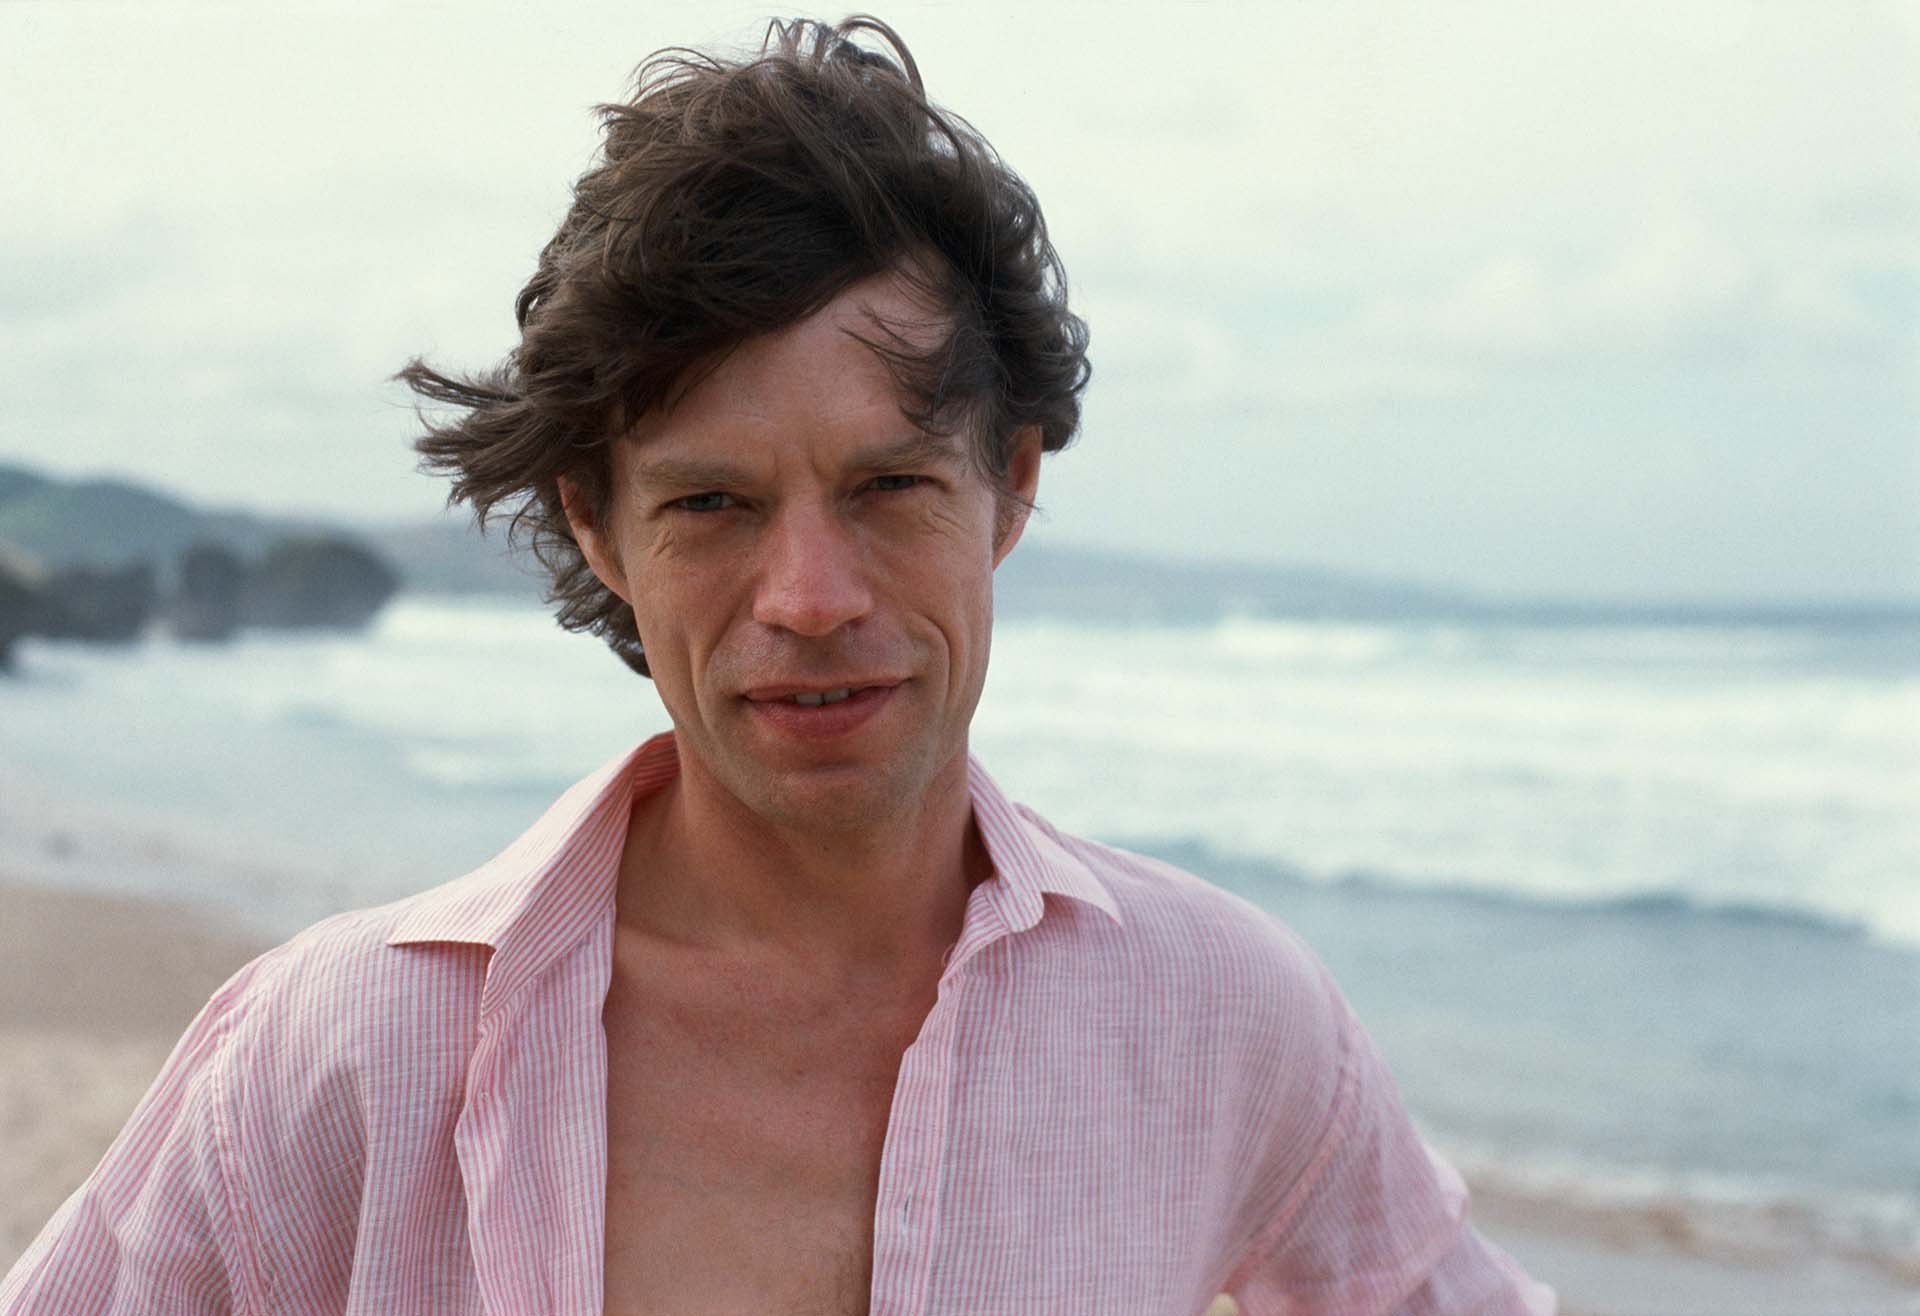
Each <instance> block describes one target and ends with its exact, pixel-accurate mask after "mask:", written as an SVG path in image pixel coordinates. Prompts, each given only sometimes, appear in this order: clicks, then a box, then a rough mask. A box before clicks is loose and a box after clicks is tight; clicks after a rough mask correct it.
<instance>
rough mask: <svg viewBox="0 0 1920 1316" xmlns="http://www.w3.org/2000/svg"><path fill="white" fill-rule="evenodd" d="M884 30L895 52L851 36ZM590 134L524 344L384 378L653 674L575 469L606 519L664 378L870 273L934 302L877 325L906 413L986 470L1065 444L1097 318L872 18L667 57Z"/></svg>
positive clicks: (525, 297)
mask: <svg viewBox="0 0 1920 1316" xmlns="http://www.w3.org/2000/svg"><path fill="white" fill-rule="evenodd" d="M862 33H870V34H872V35H874V36H877V37H878V38H879V39H880V41H881V42H883V43H884V44H885V45H886V46H888V47H890V48H891V56H889V54H885V53H879V52H876V51H873V50H869V49H866V48H864V47H862V46H860V45H859V44H857V43H856V41H855V39H854V38H855V37H857V36H858V35H860V34H862ZM599 113H600V117H601V120H602V127H603V132H604V137H605V140H604V142H603V144H602V150H601V153H600V155H599V157H598V158H597V159H596V161H595V163H594V165H593V167H592V168H590V169H589V170H588V171H587V172H586V173H585V174H584V175H582V176H581V178H580V180H579V181H578V182H577V183H576V184H575V185H574V200H573V205H572V207H571V209H569V211H568V212H567V216H566V218H565V219H564V220H563V221H562V222H561V225H560V228H559V231H558V232H556V233H555V234H554V236H553V238H552V240H551V241H549V242H548V243H547V245H546V247H545V248H544V249H543V250H542V251H541V253H540V262H539V266H538V268H537V269H536V270H535V272H534V275H533V277H532V279H530V280H529V281H528V283H527V285H526V287H524V288H523V289H521V291H520V296H519V299H518V301H517V302H516V303H515V311H516V315H517V318H518V320H519V324H520V344H519V346H518V347H517V348H516V349H515V350H514V351H513V352H512V353H510V354H509V355H508V357H507V358H506V360H505V361H504V362H502V363H501V364H500V365H499V366H497V367H495V368H494V369H492V370H490V371H487V372H484V373H481V374H478V375H473V376H458V375H448V374H442V373H441V372H439V371H437V370H435V369H433V368H431V367H429V366H427V365H426V364H425V363H424V362H422V361H421V360H420V359H418V358H415V359H414V360H413V361H411V362H409V363H408V364H407V366H406V367H405V368H404V369H402V370H401V371H400V372H399V374H398V375H397V376H396V378H399V379H401V380H404V381H405V382H406V383H407V384H408V385H409V386H410V387H411V388H412V389H413V390H414V391H415V392H416V393H417V394H419V395H420V396H422V397H423V398H425V399H428V400H429V401H430V402H432V403H435V404H439V406H438V407H436V408H435V409H434V410H432V411H430V412H423V423H424V424H425V425H426V427H427V432H426V433H425V434H424V435H423V436H422V437H421V438H420V439H419V440H418V441H417V442H416V444H415V447H416V448H417V449H418V450H419V452H420V454H421V459H422V460H421V465H422V467H423V468H424V469H426V470H429V471H433V472H437V473H443V474H446V475H450V476H451V477H452V478H453V489H452V492H451V493H450V495H449V497H448V501H449V502H450V503H454V502H462V501H464V502H466V503H468V504H470V505H471V506H472V507H473V509H474V513H475V516H476V518H477V519H478V520H479V522H480V523H481V524H483V525H484V524H485V523H486V521H487V518H488V516H489V515H490V514H492V513H493V512H495V511H496V509H498V508H501V507H502V506H505V507H507V508H510V509H511V521H510V526H509V538H510V540H511V541H512V542H515V543H518V544H525V545H528V546H530V547H531V548H532V550H533V552H534V554H535V556H536V557H537V558H538V560H539V561H540V562H541V564H542V565H543V566H544V567H545V568H546V570H547V573H548V575H549V585H548V598H549V599H550V600H551V601H552V602H554V603H556V604H558V605H559V606H558V618H559V621H560V624H561V625H562V626H564V627H566V628H568V629H569V630H581V631H588V632H591V633H593V634H597V635H600V636H602V637H603V638H604V639H605V640H606V642H607V644H608V645H609V646H611V647H612V649H613V650H614V652H615V653H617V654H619V655H620V657H621V658H622V659H624V660H625V661H626V662H627V664H628V665H629V666H631V667H632V668H633V669H634V670H635V671H637V672H640V673H641V674H642V675H645V674H647V664H646V655H645V653H644V652H643V650H642V647H641V642H640V636H639V635H638V633H637V632H636V630H635V627H634V619H633V610H632V609H631V608H630V607H628V606H627V604H626V603H625V602H623V601H622V600H621V599H620V597H619V596H618V595H616V594H614V593H613V592H612V591H611V590H609V589H607V588H606V586H604V585H603V584H601V583H600V581H599V580H598V579H597V578H596V577H595V576H594V574H593V572H592V570H591V569H590V568H589V567H588V566H587V563H586V560H585V559H584V557H583V556H582V555H581V552H580V548H579V546H578V544H577V543H576V542H575V541H574V537H573V533H572V531H571V529H570V528H569V526H568V523H567V518H566V514H565V509H564V507H563V505H562V502H561V496H560V489H559V482H560V480H561V479H563V478H565V479H567V480H568V481H569V482H571V483H573V484H574V485H576V486H577V488H578V490H579V493H580V494H581V496H583V497H584V498H585V499H586V500H587V502H588V503H589V505H590V506H591V507H592V508H593V509H594V512H595V515H596V516H600V515H603V514H604V512H605V510H606V508H607V504H608V498H609V494H610V492H611V490H610V483H611V475H610V467H609V462H608V450H609V444H610V443H611V442H612V441H613V440H614V439H615V437H617V435H619V434H620V433H622V432H623V431H624V430H625V429H626V428H628V426H629V424H630V422H631V420H632V419H634V418H637V417H639V416H641V415H643V414H645V413H646V412H647V411H649V410H650V409H652V408H655V407H670V406H671V405H672V403H673V398H674V392H673V391H674V390H675V389H676V387H679V388H684V387H685V381H686V380H687V379H688V378H689V377H690V376H692V375H693V374H694V373H695V372H697V371H699V370H700V369H702V368H704V367H705V366H707V365H710V364H711V363H713V362H715V361H716V360H718V359H719V357H720V356H721V354H723V353H725V352H726V351H727V350H728V349H729V348H731V347H733V346H735V345H737V344H739V343H741V342H743V341H745V340H746V339H748V338H751V337H753V336H754V335H756V334H760V333H765V332H768V331H771V330H776V329H780V328H784V327H786V326H789V325H792V324H794V323H796V322H798V321H800V320H803V319H805V318H806V317H807V316H809V315H811V314H812V313H813V312H815V311H817V310H819V309H820V308H821V307H823V306H824V305H826V304H827V303H828V302H829V301H831V300H833V298H834V297H835V296H837V295H838V294H839V293H840V292H842V291H843V290H845V289H846V288H847V287H848V286H849V285H851V284H853V283H856V282H859V281H860V280H861V279H864V278H867V277H870V276H873V275H877V274H881V273H885V272H888V271H897V272H899V273H900V274H901V275H903V276H904V277H906V278H907V279H908V280H909V281H910V282H912V283H913V284H914V285H915V287H916V288H917V289H918V290H919V291H920V292H922V293H924V294H926V295H927V297H928V298H929V299H930V300H931V301H932V303H933V304H934V305H937V306H941V307H943V308H945V311H946V313H947V317H946V318H947V328H946V333H945V335H944V337H943V339H942V341H940V342H938V343H936V344H934V345H932V346H931V347H930V348H929V347H926V346H924V345H923V344H922V345H916V343H914V342H911V341H909V340H908V339H907V338H905V337H902V336H900V335H898V334H887V333H885V332H884V327H882V328H883V332H882V334H881V336H880V337H878V338H876V339H873V340H863V341H868V343H869V346H871V347H872V348H873V349H874V350H875V351H876V352H879V353H880V355H881V356H882V358H883V359H884V360H885V361H886V362H887V364H888V366H889V368H890V369H891V370H892V372H893V374H894V377H895V378H896V380H898V381H899V383H900V386H901V388H902V392H903V398H904V403H903V406H904V408H905V410H906V411H907V413H908V415H909V416H911V417H912V418H913V420H914V421H915V422H916V423H918V424H920V425H922V426H923V427H925V428H928V429H930V430H933V431H934V432H937V433H943V434H950V433H953V432H955V431H956V430H958V429H961V428H964V429H965V430H966V431H967V432H968V437H969V440H970V448H971V451H972V454H973V457H974V460H975V462H976V464H977V465H978V467H979V468H980V469H981V470H982V471H983V472H984V473H985V474H986V475H987V476H988V477H989V478H990V479H993V480H994V481H995V482H996V484H998V483H999V482H1001V481H1002V480H1003V479H1004V477H1005V475H1006V471H1007V465H1008V460H1009V458H1010V456H1011V454H1012V450H1013V440H1014V437H1015V435H1016V433H1017V432H1018V431H1019V430H1021V429H1022V428H1023V427H1026V426H1033V427H1036V428H1037V429H1038V430H1039V433H1040V436H1041V445H1042V448H1043V449H1044V450H1045V451H1047V452H1054V451H1057V450H1059V449H1060V448H1062V447H1065V446H1066V444H1067V443H1068V441H1069V440H1071V439H1072V437H1073V435H1074V432H1075V430H1076V429H1077V428H1078V426H1079V421H1080V393H1081V390H1082V389H1083V388H1084V387H1085V386H1086V382H1087V377H1088V373H1089V368H1088V364H1087V356H1086V347H1087V330H1086V325H1085V323H1084V322H1083V321H1081V320H1080V319H1079V317H1077V316H1075V315H1073V314H1072V313H1071V312H1070V311H1069V310H1068V309H1067V295H1066V279H1065V275H1064V272H1063V270H1062V268H1061V265H1060V261H1059V257H1058V256H1057V255H1056V254H1055V252H1054V249H1053V246H1052V244H1051V243H1050V242H1049V241H1048V239H1047V232H1046V225H1045V222H1044V221H1043V219H1042V218H1041V214H1040V206H1039V203H1038V201H1037V200H1036V199H1035V198H1034V195H1033V192H1032V191H1031V190H1030V189H1029V188H1028V187H1027V185H1026V184H1025V183H1024V182H1022V181H1021V180H1020V179H1019V177H1017V176H1016V175H1015V174H1014V173H1013V172H1012V171H1011V170H1009V169H1008V168H1007V167H1006V166H1005V165H1004V164H1002V163H1001V161H1000V159H999V157H998V156H997V155H996V154H995V153H994V151H993V149H992V148H991V147H990V146H988V145H987V143H986V142H985V141H984V140H983V139H982V138H981V137H980V136H979V134H978V133H976V132H975V131H974V130H973V129H972V128H971V127H970V126H969V125H968V124H967V123H966V122H965V121H963V120H961V119H959V118H958V117H956V116H954V115H951V114H948V113H946V112H945V111H943V110H940V109H938V108H937V107H935V106H934V105H932V104H931V103H930V102H929V101H928V100H927V97H926V90H925V87H924V86H923V85H922V83H921V80H920V74H919V71H918V69H917V68H916V67H915V65H914V62H913V57H912V55H910V54H909V53H908V51H907V48H906V45H905V44H904V43H903V42H902V41H901V40H900V38H899V37H898V36H897V35H896V34H895V33H894V32H893V30H892V29H891V28H889V27H887V26H886V25H885V24H884V23H881V22H879V21H878V20H876V19H873V18H869V17H865V16H857V17H853V18H849V19H847V20H846V21H845V22H842V23H841V24H839V25H838V26H837V27H828V26H826V25H824V24H820V23H816V22H810V21H804V20H796V21H793V22H789V23H781V22H775V23H772V24H771V25H769V27H768V29H767V34H766V38H765V41H764V42H763V43H762V46H761V49H760V51H759V53H758V54H757V55H756V56H754V57H753V58H751V59H744V60H728V59H723V58H719V57H716V56H713V55H709V54H703V53H701V52H698V51H692V50H684V49H677V48H675V49H668V50H664V51H661V52H659V53H658V54H656V55H654V56H653V57H652V58H651V59H649V60H648V61H647V62H646V63H645V64H643V65H642V66H641V68H640V71H639V74H638V76H637V79H636V89H635V94H634V96H633V98H632V99H631V100H629V101H625V102H622V103H620V104H614V105H603V106H601V107H599Z"/></svg>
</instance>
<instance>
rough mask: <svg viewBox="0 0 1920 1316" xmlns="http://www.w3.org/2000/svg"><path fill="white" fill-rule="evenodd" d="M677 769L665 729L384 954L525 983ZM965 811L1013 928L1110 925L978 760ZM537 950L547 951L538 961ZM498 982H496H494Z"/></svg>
mask: <svg viewBox="0 0 1920 1316" xmlns="http://www.w3.org/2000/svg"><path fill="white" fill-rule="evenodd" d="M679 770H680V760H679V754H678V750H677V747H676V745H675V742H674V738H673V733H672V732H670V731H668V732H663V733H661V734H660V735H657V736H655V737H653V738H652V739H651V740H648V741H647V742H645V743H644V744H642V745H640V746H639V747H637V748H635V749H633V750H630V751H628V752H627V753H625V754H622V755H621V756H619V757H618V758H615V759H613V760H611V761H610V762H608V763H606V764H604V765H603V766H601V767H600V768H599V769H598V770H597V771H595V772H593V773H592V774H590V775H588V776H586V777H583V778H581V779H580V780H579V781H577V782H575V783H574V784H573V785H572V786H571V787H570V788H568V790H567V792H566V793H565V794H564V795H562V796H561V797H560V798H559V799H558V800H556V801H554V803H553V805H552V807H550V808H549V809H548V810H547V811H546V813H544V814H543V815H541V817H540V820H539V821H538V822H536V823H534V824H533V826H531V827H529V828H528V829H527V830H526V831H525V832H524V833H523V834H522V835H521V836H520V838H519V839H518V840H516V841H514V843H513V844H512V845H509V846H508V847H507V848H506V849H505V850H502V851H501V852H500V853H499V854H497V855H495V856H494V857H493V858H492V859H489V860H488V861H487V862H486V863H484V864H482V865H481V866H480V867H478V868H476V869H474V870H473V871H472V872H470V873H468V874H467V875H466V876H464V877H461V878H457V879H456V880H454V881H452V882H449V883H447V884H445V885H444V886H439V887H435V888H434V889H433V890H431V891H427V892H424V893H423V894H421V895H419V896H416V897H414V899H413V900H412V901H410V902H408V905H407V908H406V909H405V911H404V912H403V913H402V914H401V916H400V918H399V919H398V920H397V921H396V922H395V924H394V927H393V931H392V933H391V934H390V935H389V936H388V937H387V944H388V945H389V946H409V945H416V944H419V943H422V942H464V943H469V944H474V945H483V946H490V947H492V948H493V950H494V952H495V957H494V963H493V966H492V967H491V968H490V969H489V972H488V991H489V994H493V993H494V992H496V991H503V990H506V989H508V988H510V987H511V986H512V985H513V984H515V983H517V982H519V981H521V980H522V979H524V978H530V977H532V976H533V975H534V974H535V973H537V972H538V971H539V969H541V968H542V967H544V966H545V964H546V963H548V962H549V961H550V960H551V958H552V956H553V955H557V954H559V953H560V952H562V951H565V950H566V949H568V948H569V947H571V946H573V945H574V944H575V943H576V942H577V941H578V940H579V937H580V936H582V935H584V934H585V932H586V931H587V929H588V928H590V927H592V926H593V925H595V924H596V923H598V922H599V921H601V920H603V919H605V918H608V917H610V916H611V914H612V907H613V898H614V891H615V887H616V884H617V881H618V878H619V872H620V854H621V849H622V847H623V846H624V844H625V842H626V836H627V822H628V818H629V816H630V814H631V812H632V809H633V802H634V800H636V799H638V798H640V797H641V796H643V795H646V794H649V793H650V792H652V791H656V790H658V789H659V788H660V787H662V786H664V785H665V784H666V783H667V782H669V781H671V780H672V779H673V778H674V776H675V775H676V774H677V773H678V772H679ZM967 789H968V792H969V794H970V795H971V797H972V800H973V815H974V820H975V822H976V824H977V825H978V826H979V828H980V835H981V839H982V840H984V841H985V842H986V847H987V854H988V856H989V857H990V858H991V859H992V860H993V866H994V877H993V879H991V880H989V881H988V882H985V883H982V884H981V885H982V887H983V888H985V889H984V890H983V891H982V892H981V893H980V894H982V895H983V896H984V897H985V898H986V899H988V900H989V901H990V902H991V903H992V905H993V907H994V911H995V912H996V913H997V914H998V915H999V917H1000V920H1001V922H1002V923H1003V924H1004V925H1005V928H1006V930H1007V931H1009V932H1024V931H1025V930H1026V929H1028V928H1030V927H1032V926H1033V925H1034V924H1035V923H1038V922H1039V921H1040V918H1041V915H1042V914H1043V913H1044V912H1045V900H1044V896H1045V895H1046V894H1047V893H1048V892H1052V893H1053V894H1055V895H1060V896H1064V897H1067V898H1068V899H1071V900H1077V901H1080V902H1083V903H1085V904H1089V905H1092V906H1094V907H1095V908H1097V909H1099V910H1100V911H1102V912H1103V913H1105V914H1106V915H1107V917H1108V918H1110V919H1112V920H1113V921H1114V922H1115V923H1118V922H1120V921H1121V919H1120V911H1119V909H1118V908H1117V907H1116V906H1115V904H1114V899H1113V895H1112V893H1111V892H1110V891H1108V890H1107V888H1106V885H1105V884H1104V883H1102V882H1101V881H1100V879H1099V878H1098V877H1097V876H1095V875H1094V873H1093V871H1092V870H1091V869H1089V868H1088V867H1087V865H1086V864H1085V863H1084V862H1083V861H1082V860H1080V859H1079V858H1077V857H1076V856H1075V855H1073V854H1072V853H1071V852H1070V851H1069V850H1068V849H1067V847H1066V846H1065V845H1063V844H1062V843H1061V840H1060V838H1059V834H1058V833H1057V832H1055V831H1054V830H1053V828H1052V827H1050V826H1049V825H1047V824H1046V823H1045V822H1043V821H1042V820H1041V819H1040V818H1039V817H1038V816H1037V815H1035V814H1034V813H1032V812H1031V811H1030V810H1028V809H1025V808H1023V807H1022V806H1020V805H1017V804H1015V803H1014V802H1013V801H1011V800H1009V799H1008V798H1007V797H1006V795H1005V794H1004V793H1003V792H1002V791H1001V790H1000V788H999V786H998V785H996V784H995V783H994V780H993V778H992V777H990V776H988V775H987V770H986V769H985V768H984V767H982V766H981V765H980V761H979V760H978V759H975V758H973V757H971V756H969V757H968V759H967ZM542 951H544V952H545V953H541V952H542ZM496 976H499V977H501V978H502V979H503V981H501V982H498V983H496V981H495V978H496Z"/></svg>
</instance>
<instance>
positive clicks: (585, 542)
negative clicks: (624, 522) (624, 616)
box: [559, 475, 633, 606]
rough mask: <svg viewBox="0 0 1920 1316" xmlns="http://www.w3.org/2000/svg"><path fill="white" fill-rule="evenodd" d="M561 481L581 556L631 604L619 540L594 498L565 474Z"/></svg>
mask: <svg viewBox="0 0 1920 1316" xmlns="http://www.w3.org/2000/svg"><path fill="white" fill-rule="evenodd" d="M559 484H560V505H561V507H563V508H564V509H565V510H566V513H567V528H568V529H570V530H572V531H573V542H574V543H576V544H578V545H579V546H580V556H582V557H584V558H585V559H586V560H587V566H588V567H590V568H592V570H593V574H594V575H595V576H597V577H599V579H600V583H601V584H602V585H605V586H606V587H607V588H608V589H610V590H612V591H613V592H614V593H615V594H617V595H619V596H620V599H621V601H622V602H624V603H626V604H628V605H629V606H631V605H632V603H633V600H632V599H631V598H628V597H627V579H626V572H625V571H624V570H622V569H621V565H620V545H619V542H618V541H617V540H615V538H614V537H613V535H611V534H610V533H608V531H607V529H606V527H605V526H604V525H603V524H602V523H601V521H600V518H599V516H598V515H597V514H596V511H595V509H594V506H593V500H592V499H591V498H589V497H588V496H587V494H586V491H585V490H583V489H581V487H580V486H579V484H577V483H576V482H575V481H573V480H572V479H570V478H569V477H567V476H564V475H563V476H561V477H560V481H559Z"/></svg>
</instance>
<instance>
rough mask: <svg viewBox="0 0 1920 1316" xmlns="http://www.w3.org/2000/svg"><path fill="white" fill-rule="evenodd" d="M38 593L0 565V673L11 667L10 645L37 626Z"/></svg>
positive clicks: (23, 579) (40, 605) (6, 567)
mask: <svg viewBox="0 0 1920 1316" xmlns="http://www.w3.org/2000/svg"><path fill="white" fill-rule="evenodd" d="M41 607H42V601H41V598H40V591H38V590H36V589H35V588H34V587H33V586H31V585H29V584H28V583H27V581H26V579H25V578H24V577H22V576H20V575H18V574H16V573H15V572H14V571H13V570H12V569H11V568H9V567H8V566H7V565H6V564H5V563H4V562H0V672H5V671H11V670H12V668H13V644H14V641H16V640H18V639H19V638H20V637H21V636H23V635H31V634H33V632H34V631H35V630H36V629H37V628H38V626H39V623H40V609H41Z"/></svg>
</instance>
